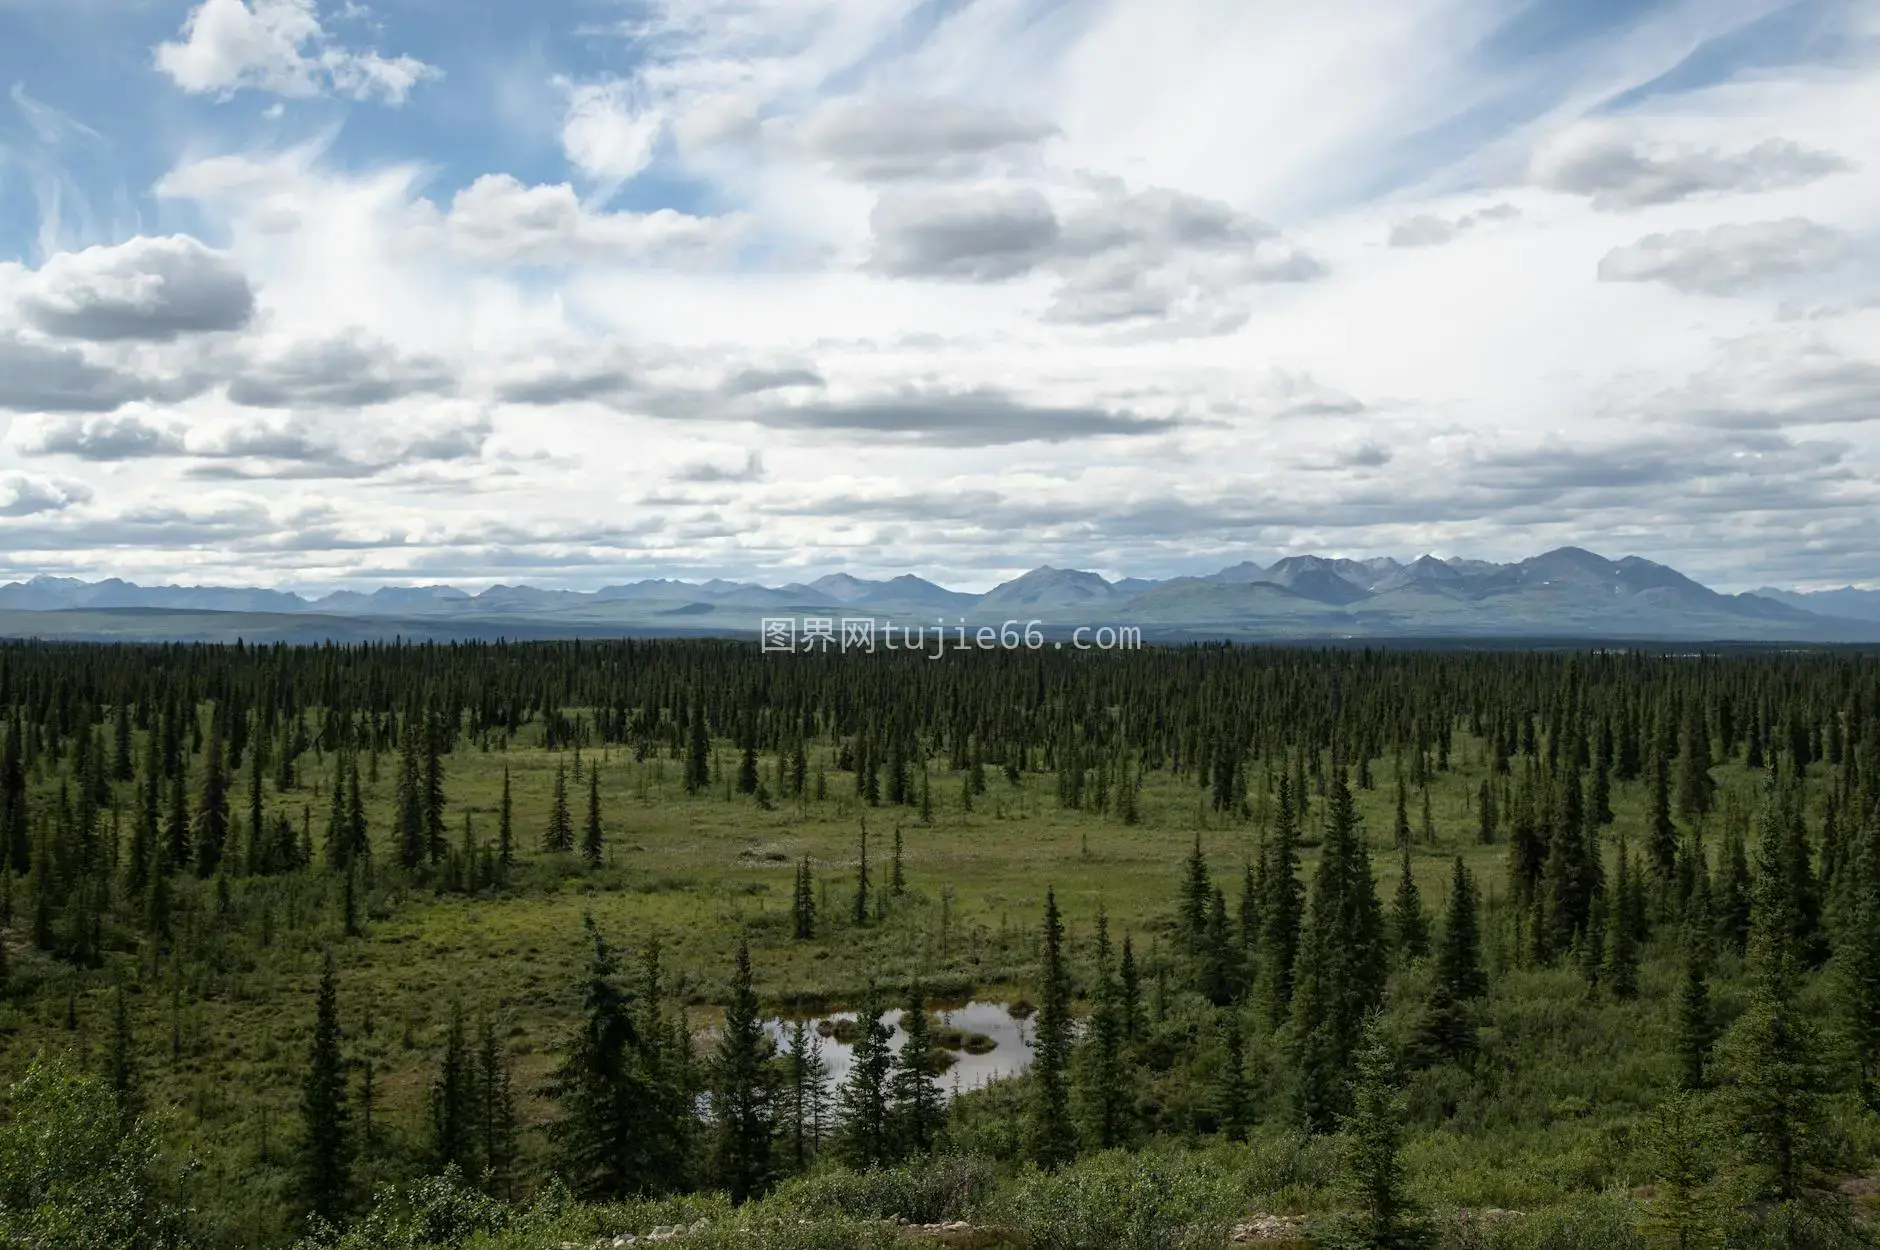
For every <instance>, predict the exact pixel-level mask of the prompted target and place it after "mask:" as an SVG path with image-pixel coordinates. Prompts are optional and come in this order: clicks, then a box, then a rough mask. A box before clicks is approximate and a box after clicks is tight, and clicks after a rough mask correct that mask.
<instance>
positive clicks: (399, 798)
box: [393, 724, 428, 871]
mask: <svg viewBox="0 0 1880 1250" xmlns="http://www.w3.org/2000/svg"><path fill="white" fill-rule="evenodd" d="M404 739H405V740H404V744H403V749H402V751H401V752H400V755H399V764H398V786H397V790H396V793H395V796H394V798H393V812H394V813H395V817H396V819H397V821H398V863H399V866H400V867H402V868H404V869H405V870H406V871H416V870H417V869H419V868H422V867H423V866H424V862H425V857H426V853H427V850H428V848H427V846H426V844H425V829H424V823H425V814H424V766H423V760H422V757H421V753H420V751H419V741H418V739H419V734H418V733H417V731H416V730H415V729H414V728H412V726H411V725H409V724H407V725H406V726H405V731H404Z"/></svg>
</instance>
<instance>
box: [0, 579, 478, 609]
mask: <svg viewBox="0 0 1880 1250" xmlns="http://www.w3.org/2000/svg"><path fill="white" fill-rule="evenodd" d="M459 593H461V592H459ZM139 607H141V608H200V609H202V610H204V611H210V612H304V611H305V610H306V609H307V601H306V600H305V599H302V598H301V597H300V596H299V595H296V594H294V593H292V592H291V591H283V590H262V589H254V588H249V587H241V586H139V585H137V584H136V583H135V582H127V581H123V580H121V579H119V578H116V577H108V578H106V579H105V580H103V581H101V582H83V581H79V580H78V579H77V578H72V577H35V578H33V579H31V580H30V581H24V582H9V583H7V584H6V585H4V586H0V608H24V609H26V610H28V611H35V612H46V611H56V610H58V609H61V608H139Z"/></svg>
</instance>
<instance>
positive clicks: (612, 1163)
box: [550, 915, 675, 1198]
mask: <svg viewBox="0 0 1880 1250" xmlns="http://www.w3.org/2000/svg"><path fill="white" fill-rule="evenodd" d="M582 924H583V925H584V926H585V928H586V931H587V937H588V940H589V942H590V944H591V945H592V948H593V949H592V953H591V954H590V955H589V958H588V962H587V969H586V972H585V974H584V975H583V977H582V981H581V1019H580V1022H579V1024H578V1025H577V1026H576V1028H575V1030H574V1032H573V1034H572V1035H571V1036H570V1038H569V1039H568V1043H567V1045H566V1048H565V1050H564V1053H563V1056H562V1060H561V1063H560V1066H559V1067H558V1068H557V1069H556V1072H555V1077H554V1081H553V1083H552V1084H551V1086H550V1092H551V1093H552V1094H553V1096H554V1098H555V1100H556V1102H557V1104H558V1105H559V1109H560V1111H559V1117H558V1120H557V1123H556V1125H555V1128H554V1132H553V1140H554V1142H555V1146H556V1155H557V1169H558V1171H559V1172H560V1175H561V1176H562V1178H563V1179H564V1180H566V1181H567V1182H568V1184H569V1186H570V1187H571V1188H572V1189H573V1190H574V1192H575V1193H576V1194H577V1195H580V1196H584V1197H592V1198H623V1197H627V1196H629V1195H632V1194H635V1193H641V1192H645V1191H648V1190H654V1189H656V1188H657V1187H658V1186H657V1184H656V1182H655V1180H654V1178H656V1177H660V1176H665V1175H670V1174H671V1173H672V1171H673V1170H674V1168H675V1163H674V1160H673V1159H671V1158H670V1157H668V1156H669V1154H670V1151H671V1150H672V1148H673V1145H674V1143H673V1142H672V1141H670V1140H669V1139H668V1138H666V1137H664V1136H663V1135H662V1134H660V1133H659V1132H657V1131H656V1130H655V1128H654V1125H653V1123H652V1121H653V1119H654V1116H653V1115H649V1114H648V1113H649V1111H651V1112H653V1113H654V1115H656V1114H657V1109H658V1107H659V1104H660V1101H661V1100H660V1097H659V1095H660V1091H659V1090H657V1089H655V1088H652V1087H651V1086H652V1082H650V1081H649V1079H648V1072H647V1064H646V1061H645V1053H644V1052H645V1049H646V1047H647V1045H648V1043H649V1041H650V1039H648V1038H647V1037H645V1036H644V1035H643V1034H642V1033H641V1031H640V1029H639V1027H638V1025H637V1024H636V1021H635V1018H634V1012H633V1010H632V997H631V995H630V994H629V993H628V992H627V991H625V990H624V989H622V988H621V986H620V985H619V984H618V983H617V981H616V979H615V978H616V976H617V975H618V973H619V959H618V957H617V956H616V955H615V953H614V951H613V949H612V948H611V947H610V946H608V944H607V941H606V939H605V938H603V937H602V936H601V932H600V929H599V928H598V927H597V926H596V925H595V923H594V917H593V916H592V915H587V916H583V917H582Z"/></svg>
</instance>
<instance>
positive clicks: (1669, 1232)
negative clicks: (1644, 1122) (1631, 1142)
mask: <svg viewBox="0 0 1880 1250" xmlns="http://www.w3.org/2000/svg"><path fill="white" fill-rule="evenodd" d="M1645 1136H1646V1144H1647V1146H1648V1147H1649V1148H1650V1150H1651V1155H1652V1170H1653V1173H1654V1178H1653V1179H1654V1184H1653V1186H1652V1200H1651V1205H1650V1206H1649V1207H1648V1208H1647V1209H1646V1214H1645V1219H1644V1222H1643V1224H1642V1226H1641V1227H1640V1230H1639V1231H1640V1232H1642V1233H1644V1234H1645V1236H1646V1238H1647V1240H1648V1243H1649V1244H1650V1245H1652V1246H1654V1247H1664V1248H1665V1250H1715V1248H1716V1247H1720V1246H1722V1245H1723V1244H1724V1242H1723V1238H1722V1236H1721V1233H1722V1227H1721V1221H1720V1220H1719V1218H1718V1213H1717V1211H1716V1210H1715V1200H1714V1197H1713V1195H1712V1193H1711V1189H1712V1178H1713V1176H1714V1174H1715V1171H1716V1168H1715V1151H1716V1148H1717V1144H1718V1143H1717V1140H1716V1136H1717V1134H1716V1126H1715V1124H1714V1122H1713V1118H1712V1116H1711V1115H1710V1109H1709V1108H1708V1107H1706V1106H1705V1104H1704V1102H1703V1101H1702V1100H1701V1099H1699V1098H1698V1097H1697V1096H1696V1095H1694V1094H1693V1093H1692V1092H1691V1091H1690V1090H1689V1089H1688V1088H1680V1089H1679V1090H1677V1091H1676V1092H1674V1093H1673V1094H1671V1095H1670V1096H1669V1097H1668V1098H1666V1099H1665V1100H1664V1101H1663V1102H1661V1103H1659V1104H1658V1108H1657V1110H1656V1112H1654V1114H1653V1116H1652V1119H1651V1121H1650V1124H1649V1126H1648V1128H1647V1131H1646V1135H1645Z"/></svg>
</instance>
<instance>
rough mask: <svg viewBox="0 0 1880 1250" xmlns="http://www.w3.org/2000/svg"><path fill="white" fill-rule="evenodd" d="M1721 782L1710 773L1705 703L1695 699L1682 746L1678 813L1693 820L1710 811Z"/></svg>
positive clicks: (1680, 751) (1708, 736) (1679, 746)
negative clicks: (1713, 778) (1718, 784)
mask: <svg viewBox="0 0 1880 1250" xmlns="http://www.w3.org/2000/svg"><path fill="white" fill-rule="evenodd" d="M1716 789H1717V783H1716V782H1715V781H1713V780H1712V779H1711V776H1710V729H1709V727H1708V726H1707V725H1705V723H1704V711H1703V706H1702V705H1701V704H1699V703H1696V702H1693V703H1692V704H1691V705H1690V715H1689V717H1688V719H1687V720H1686V721H1685V724H1684V737H1683V739H1682V741H1681V742H1680V743H1679V745H1678V815H1680V816H1682V817H1684V819H1685V820H1687V821H1691V822H1693V823H1695V822H1697V821H1700V820H1702V819H1703V818H1704V816H1705V815H1706V814H1707V813H1708V812H1709V811H1710V808H1711V801H1712V799H1713V797H1714V796H1715V794H1716Z"/></svg>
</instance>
